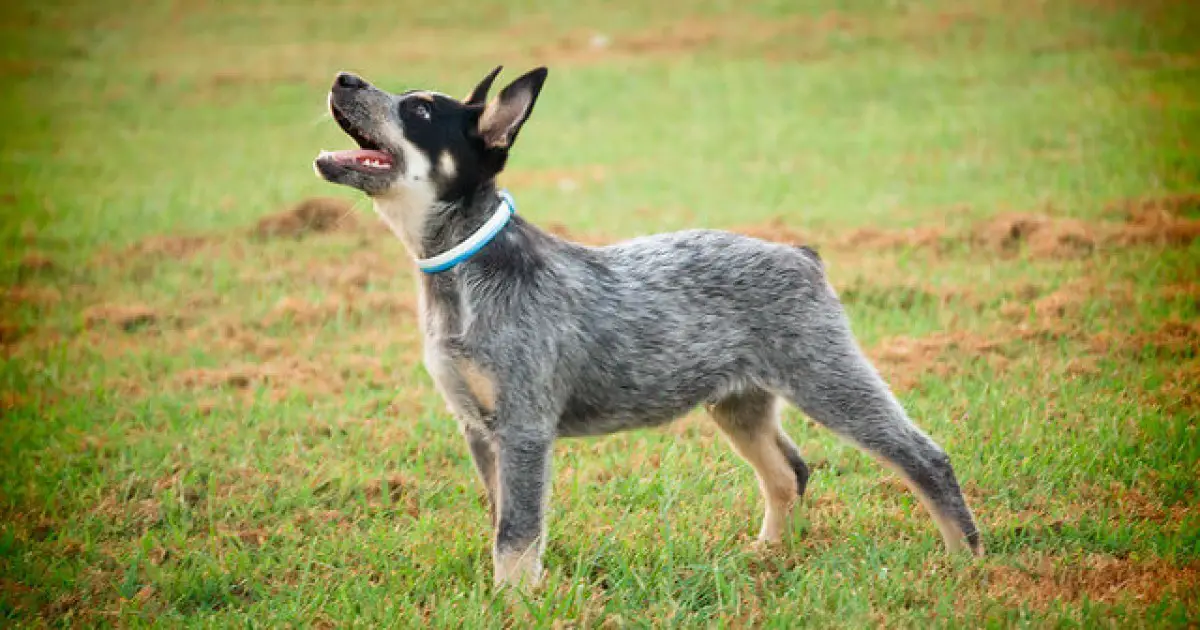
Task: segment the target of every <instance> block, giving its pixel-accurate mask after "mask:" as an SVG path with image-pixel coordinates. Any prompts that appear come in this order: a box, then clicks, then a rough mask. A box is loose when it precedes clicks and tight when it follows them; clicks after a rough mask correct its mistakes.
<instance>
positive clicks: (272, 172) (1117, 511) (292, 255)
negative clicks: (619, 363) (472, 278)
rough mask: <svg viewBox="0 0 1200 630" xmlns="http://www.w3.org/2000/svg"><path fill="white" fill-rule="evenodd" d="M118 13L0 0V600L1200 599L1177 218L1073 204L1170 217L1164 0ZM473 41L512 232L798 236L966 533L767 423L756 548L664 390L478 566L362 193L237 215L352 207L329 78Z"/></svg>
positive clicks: (593, 608) (752, 607) (887, 484)
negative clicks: (511, 591)
mask: <svg viewBox="0 0 1200 630" xmlns="http://www.w3.org/2000/svg"><path fill="white" fill-rule="evenodd" d="M143 4H145V6H144V7H139V8H138V9H136V10H134V9H130V8H128V7H126V6H125V5H119V4H115V3H105V2H100V3H81V2H56V3H53V4H50V5H33V4H30V3H8V4H5V6H4V8H3V9H0V41H2V42H3V44H0V79H2V81H0V86H2V87H0V91H2V92H0V96H2V98H0V114H2V115H3V119H4V121H5V129H4V134H3V152H2V154H0V184H2V190H3V194H2V196H0V242H2V243H3V249H2V253H0V283H2V285H0V286H3V287H4V292H3V294H2V297H3V300H2V301H0V309H2V311H0V341H2V342H3V346H2V353H3V354H2V357H3V358H2V359H0V361H2V363H0V413H2V414H3V415H2V418H0V429H2V432H3V435H4V437H5V439H4V440H3V441H2V442H0V620H2V621H3V623H5V624H6V625H7V624H15V625H18V626H38V625H67V626H93V625H119V626H141V625H156V624H163V625H171V626H174V625H186V626H230V625H235V626H277V625H289V624H290V625H295V626H310V625H327V626H338V627H341V626H350V625H360V626H367V627H373V626H413V625H418V624H429V625H433V626H455V627H460V626H467V627H476V626H512V627H525V626H528V625H536V626H551V625H553V624H556V623H565V624H566V625H570V626H580V627H585V626H586V627H590V626H601V625H607V627H622V626H709V625H713V626H729V625H735V626H741V625H762V626H768V627H794V626H797V625H808V626H818V627H821V626H824V627H830V626H832V627H861V626H869V625H875V626H879V625H882V626H887V627H909V626H911V627H928V626H930V625H934V626H965V627H978V626H989V627H1007V626H1020V625H1033V626H1067V627H1071V626H1109V625H1116V626H1122V627H1124V626H1154V627H1171V626H1188V625H1195V624H1197V623H1200V617H1197V613H1196V611H1197V610H1200V510H1197V509H1196V507H1195V506H1196V505H1197V501H1198V500H1200V482H1198V481H1197V479H1200V464H1198V462H1200V435H1198V434H1197V417H1198V416H1200V357H1198V354H1197V347H1198V346H1200V328H1198V327H1197V326H1196V325H1195V322H1196V321H1198V320H1200V289H1198V288H1197V287H1200V243H1198V242H1196V241H1195V240H1192V238H1191V237H1190V236H1185V237H1181V238H1175V239H1161V240H1154V239H1146V238H1141V239H1129V238H1121V237H1108V236H1106V234H1107V231H1114V230H1128V227H1127V226H1126V222H1127V221H1128V220H1129V218H1128V216H1127V214H1128V212H1127V208H1129V207H1131V205H1130V203H1129V200H1133V199H1141V200H1154V199H1173V200H1174V201H1173V202H1171V203H1169V204H1168V205H1169V208H1168V211H1167V214H1169V215H1171V216H1170V218H1169V219H1168V221H1170V222H1173V223H1174V224H1177V225H1183V226H1185V227H1186V225H1187V224H1186V222H1187V221H1195V220H1197V219H1200V202H1197V201H1196V197H1195V196H1194V195H1195V194H1196V193H1200V48H1198V47H1197V45H1196V43H1195V37H1194V34H1195V33H1196V32H1197V31H1200V11H1197V10H1196V9H1195V8H1194V7H1191V6H1189V3H1188V2H1185V1H1179V2H1170V1H1168V0H1156V1H1154V2H1149V3H1137V2H1133V1H1129V2H1122V1H1121V0H1108V1H1101V2H1091V1H1086V0H1078V1H1068V0H1051V1H1049V2H1037V1H1033V0H1009V1H1005V2H1001V1H999V0H981V1H980V2H973V3H965V4H964V3H956V2H950V1H949V0H945V1H942V0H930V1H928V2H923V3H912V4H903V3H900V4H898V3H888V2H874V1H867V0H840V1H837V0H831V1H830V2H824V3H820V2H815V1H813V0H807V1H805V2H801V3H791V2H777V1H776V2H763V3H759V4H755V5H751V4H748V3H731V2H724V1H719V0H711V1H706V2H703V3H694V4H692V3H689V4H687V5H686V6H685V4H684V3H670V2H666V3H626V4H627V5H628V6H626V7H623V8H622V9H621V10H617V9H615V8H613V7H612V6H611V5H610V3H604V2H596V1H585V2H557V1H554V0H523V1H522V2H517V3H494V4H490V5H487V6H480V3H477V2H465V1H462V0H454V1H452V2H446V3H440V4H439V3H407V2H389V3H363V2H351V3H335V4H336V6H332V5H329V3H298V2H291V3H285V2H278V3H268V2H254V3H247V4H244V5H243V6H241V7H239V8H236V9H235V8H231V7H226V8H221V7H219V6H218V4H219V3H189V2H166V1H156V2H149V3H143ZM597 34H601V35H603V36H604V38H606V41H607V42H608V44H607V45H606V46H604V47H603V48H600V49H594V48H591V47H590V44H589V42H591V41H592V40H593V38H594V36H595V35H597ZM496 63H503V64H505V65H506V67H507V68H508V72H507V73H506V75H505V76H507V77H510V78H511V77H512V76H515V73H517V72H520V71H521V70H523V69H524V68H525V67H528V66H532V65H534V64H539V63H545V64H548V65H549V66H550V67H551V77H550V80H549V82H548V84H547V87H546V90H545V91H544V92H543V94H542V98H541V101H540V102H539V104H538V107H537V112H536V113H535V115H534V117H533V118H532V119H531V122H530V123H529V124H528V125H527V126H526V128H525V131H524V132H523V133H522V137H521V140H520V142H519V144H518V146H517V148H516V151H515V153H514V156H513V159H512V161H511V164H510V169H509V170H510V173H508V174H507V176H506V181H508V182H509V185H510V188H511V189H512V190H513V192H514V193H515V195H516V196H517V199H518V203H519V205H520V209H521V212H522V214H524V215H525V216H527V217H529V218H531V219H532V220H534V221H535V222H538V223H542V224H545V225H551V224H559V225H561V226H564V227H565V228H566V229H567V230H568V231H569V232H571V233H574V234H579V235H584V236H587V237H589V238H594V239H601V240H616V239H619V238H624V237H629V236H634V235H638V234H644V233H649V232H656V231H666V230H672V229H679V228H684V227H695V226H708V227H724V228H738V229H747V230H751V231H754V232H756V233H764V232H765V233H768V234H770V233H773V232H780V234H779V236H781V237H783V236H785V235H784V234H782V228H780V227H778V225H780V224H781V225H783V226H786V229H787V230H790V231H791V232H796V231H798V232H802V233H803V234H805V235H806V237H807V239H808V240H809V241H810V242H812V243H813V244H815V245H817V246H818V247H819V248H820V249H821V251H822V255H823V257H824V258H825V259H826V261H827V265H828V268H829V271H830V275H831V279H832V281H833V283H834V285H835V286H836V287H837V288H838V290H839V291H841V292H842V295H843V298H844V301H845V302H846V305H847V307H848V310H849V312H850V315H851V318H852V319H853V321H854V325H855V330H856V331H857V333H858V334H859V336H860V338H861V340H862V343H863V345H864V347H866V348H867V349H868V352H869V354H871V355H872V356H873V357H875V358H876V359H877V361H878V363H879V365H880V369H881V370H882V371H883V373H884V374H885V376H886V377H887V378H888V379H889V380H890V381H891V382H893V383H894V384H895V386H896V389H897V392H898V393H899V395H900V397H901V398H902V400H903V402H904V403H905V405H906V406H907V408H908V409H909V410H910V412H911V413H912V415H913V417H914V418H915V419H916V420H917V421H918V423H919V424H920V425H921V426H922V427H924V428H925V429H926V430H927V431H928V432H929V433H931V434H932V435H933V436H934V437H935V438H936V439H937V440H938V441H939V442H940V443H941V444H942V445H943V446H944V447H945V448H946V449H947V451H949V453H950V454H951V456H952V458H953V461H954V462H955V466H956V469H957V471H958V472H959V475H960V478H961V480H962V481H963V484H964V487H965V488H966V491H967V494H968V499H969V502H970V503H971V505H972V507H973V509H974V510H975V512H976V515H977V517H978V519H979V521H980V524H981V527H982V529H983V533H984V537H985V542H986V544H987V546H988V550H989V555H988V556H987V557H986V558H984V559H982V560H974V561H973V560H969V559H965V558H955V557H948V556H946V555H945V554H944V553H943V551H942V549H941V543H940V541H939V539H938V536H937V532H936V529H935V528H934V527H933V525H932V523H931V521H930V519H929V518H928V517H927V516H926V515H925V513H924V512H923V511H922V510H921V507H920V504H919V503H917V502H916V501H915V500H914V498H913V497H912V495H911V494H910V493H908V492H907V491H906V490H904V489H903V487H902V486H901V485H900V484H899V482H898V481H897V480H896V479H895V478H894V477H892V476H891V475H889V474H888V473H886V472H883V471H882V470H881V469H880V468H879V467H878V466H877V465H876V464H875V463H874V462H873V461H871V460H870V459H869V458H867V457H865V456H864V455H862V454H860V453H859V452H858V451H856V450H854V449H853V448H851V447H849V446H847V445H845V444H844V443H842V442H839V441H838V440H837V439H835V438H834V437H833V436H831V435H830V434H829V433H828V432H827V431H824V430H823V429H821V428H819V427H817V426H815V425H813V424H812V423H810V422H808V421H807V419H805V418H804V417H803V416H802V415H800V414H799V413H798V412H796V411H795V410H789V411H788V413H787V416H786V420H785V424H786V428H787V429H788V431H789V433H790V434H791V435H792V436H793V437H794V438H795V439H796V441H797V443H798V444H800V446H801V450H802V452H803V453H804V455H805V457H806V459H807V460H808V461H809V462H810V464H811V465H812V466H813V468H814V475H813V479H812V481H811V484H810V490H809V494H808V496H807V497H806V499H805V502H804V504H803V505H802V506H801V507H800V508H799V509H798V510H797V515H796V520H795V525H794V527H793V532H792V534H793V537H792V538H793V540H792V542H791V543H790V544H789V545H787V546H786V547H784V548H782V549H777V550H771V551H757V550H755V549H752V548H751V546H750V544H749V543H750V542H751V539H752V536H753V534H754V532H755V531H757V525H758V521H759V518H760V515H761V514H760V510H761V500H760V498H759V497H758V495H757V490H756V488H755V484H754V480H753V476H752V474H751V472H750V470H749V468H748V467H747V466H746V465H744V464H743V463H741V462H740V461H739V460H738V459H737V458H736V456H735V455H734V454H733V453H732V452H731V450H730V449H729V448H728V447H727V446H726V445H725V444H724V443H723V442H722V440H721V439H720V437H719V436H718V435H717V434H716V433H715V428H714V426H713V425H712V423H711V422H709V421H708V420H707V419H706V418H705V417H704V416H703V414H701V413H696V414H693V415H691V416H689V417H688V418H686V419H684V420H682V421H680V422H679V423H677V424H675V425H673V426H671V427H668V428H664V429H661V430H654V431H642V432H636V433H628V434H622V435H617V436H611V437H606V438H602V439H588V440H575V441H567V442H562V443H560V445H559V446H558V448H557V452H556V473H555V485H554V490H553V503H552V509H551V514H550V536H551V539H550V543H549V548H548V551H547V560H546V563H547V566H548V568H549V582H548V584H547V586H546V588H545V589H544V591H543V592H542V593H540V594H537V595H534V596H532V597H530V598H527V599H521V598H509V597H505V596H503V595H498V594H497V593H495V592H494V591H493V590H492V588H491V586H490V583H491V568H490V551H489V544H490V543H489V540H490V534H489V532H488V527H487V515H486V509H485V507H484V505H483V501H482V497H481V488H480V487H479V485H478V483H477V482H476V480H475V477H474V474H473V470H472V466H471V463H470V460H469V457H468V455H467V450H466V448H465V445H464V444H462V443H461V439H460V437H459V435H458V432H457V429H456V426H455V423H454V420H453V419H452V418H451V417H449V415H448V414H447V412H446V411H445V407H444V405H443V403H442V402H441V400H440V398H439V397H438V395H437V394H436V392H435V391H434V388H433V385H432V383H431V382H430V380H429V377H428V375H427V374H426V373H425V372H424V370H423V368H422V367H421V365H420V356H421V352H420V337H419V333H418V332H417V330H416V322H415V320H414V317H413V313H412V309H413V302H414V289H413V277H412V271H413V270H412V268H411V266H410V264H409V263H408V262H407V259H406V254H405V253H404V251H403V248H402V246H401V245H400V243H399V242H397V241H395V240H394V239H392V238H390V237H389V236H388V235H386V234H384V233H382V231H381V230H380V229H379V227H378V226H377V225H376V224H375V222H374V219H373V217H372V216H370V214H369V212H367V211H366V209H367V207H366V204H365V203H363V202H361V201H359V202H357V203H356V208H357V211H356V212H354V213H352V214H351V215H348V216H347V217H346V218H345V219H344V220H343V222H342V223H343V225H342V229H338V230H335V231H332V232H327V233H313V234H307V235H304V236H302V237H300V238H260V237H256V236H254V235H253V234H252V231H253V228H254V225H255V223H256V222H257V221H258V220H260V219H261V218H262V217H264V216H266V215H271V214H274V213H277V212H280V211H283V210H286V209H287V208H288V207H290V206H291V205H292V204H295V203H296V202H298V201H300V200H302V199H305V198H307V197H313V196H335V197H340V198H343V199H348V200H355V199H356V198H355V196H354V195H352V194H350V193H349V192H348V191H345V190H341V189H334V188H332V187H331V186H329V185H328V184H325V183H322V182H320V181H318V180H317V179H316V178H315V177H314V176H313V175H312V172H311V168H310V161H311V159H312V157H313V156H314V155H315V154H316V152H317V151H318V150H319V149H321V148H340V147H344V146H346V143H347V140H346V139H345V138H344V137H343V136H342V134H341V133H340V132H339V131H338V130H337V129H336V126H335V125H334V124H333V123H332V122H330V121H329V120H328V119H327V118H326V117H325V116H323V111H324V94H325V91H326V89H327V87H328V84H329V81H330V79H331V77H332V76H333V73H334V72H335V71H337V70H339V69H343V68H345V69H354V70H357V71H359V72H361V73H362V74H363V75H364V76H366V77H367V78H369V79H370V80H372V81H373V82H375V83H377V84H380V85H382V86H384V87H386V88H389V89H392V90H400V89H409V88H416V87H422V88H432V89H438V90H441V91H446V92H449V93H452V94H465V92H466V91H467V90H468V88H469V87H470V86H472V85H473V84H474V81H475V80H477V79H478V78H479V77H480V76H482V75H483V74H484V73H485V72H486V71H487V70H488V69H490V68H491V67H492V66H493V65H495V64H496ZM1187 195H1193V196H1192V197H1188V196H1187ZM1014 213H1021V214H1032V215H1039V216H1044V217H1049V220H1050V221H1051V223H1050V228H1048V229H1049V230H1050V231H1051V232H1052V233H1053V232H1054V231H1055V230H1060V231H1064V233H1067V232H1070V230H1072V229H1074V230H1077V231H1082V234H1083V236H1077V237H1072V238H1067V239H1065V240H1061V241H1053V240H1052V242H1051V246H1049V247H1048V248H1047V247H1046V246H1045V245H1044V243H1041V244H1039V241H1038V240H1037V238H1038V236H1037V235H1036V234H1034V235H1028V234H1026V235H1023V236H1022V238H1018V239H1015V240H1016V241H1019V242H1016V243H1013V242H1010V241H1013V240H1014V239H1012V238H1011V234H1009V237H1008V238H1006V237H1005V231H1004V230H1003V229H1000V230H999V231H998V232H997V231H996V230H995V229H990V228H995V227H996V225H997V224H998V225H1000V226H1001V227H1005V226H1008V225H1009V222H1011V217H1012V216H1013V214H1014ZM776 220H778V222H779V224H776V223H773V221H776ZM993 221H995V222H998V223H992V222H993ZM1072 221H1077V222H1078V223H1072ZM773 226H774V227H773ZM1072 226H1075V227H1074V228H1073V227H1072ZM1193 227H1194V226H1193ZM1071 233H1074V232H1071ZM1121 233H1122V234H1125V232H1121ZM921 234H926V235H930V234H931V235H933V236H932V238H930V239H925V240H920V239H916V238H915V236H914V235H921ZM1044 234H1045V232H1043V235H1044ZM873 235H874V237H876V238H871V237H872V236H873ZM880 235H882V237H883V238H878V237H879V236H880ZM1079 238H1082V239H1083V240H1084V241H1086V243H1090V244H1091V247H1090V249H1089V248H1087V247H1084V248H1083V249H1080V248H1079V247H1077V246H1076V245H1077V243H1076V241H1077V240H1078V239H1079ZM185 239H192V240H191V241H186V240H185ZM889 239H890V240H891V241H896V240H899V241H901V242H902V243H908V244H907V245H904V244H901V245H899V246H895V245H892V244H889V243H890V241H889ZM1073 239H1074V240H1073ZM1073 243H1076V245H1073ZM116 307H122V308H125V309H127V310H128V309H131V308H134V307H136V308H137V309H140V310H141V312H143V313H148V314H149V315H148V316H144V317H141V318H140V319H139V318H134V317H131V316H130V315H129V313H131V312H132V311H129V312H127V313H126V314H125V315H124V316H122V315H121V314H120V313H116V311H114V309H115V308H116ZM106 313H107V315H106ZM122 317H124V319H122ZM122 322H124V323H122Z"/></svg>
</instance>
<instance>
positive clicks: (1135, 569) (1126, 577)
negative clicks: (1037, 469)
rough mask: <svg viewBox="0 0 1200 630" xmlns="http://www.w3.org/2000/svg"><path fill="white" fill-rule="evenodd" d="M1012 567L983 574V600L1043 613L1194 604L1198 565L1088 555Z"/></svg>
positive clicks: (1043, 557) (1026, 560) (1041, 557)
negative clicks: (1072, 607) (1080, 606)
mask: <svg viewBox="0 0 1200 630" xmlns="http://www.w3.org/2000/svg"><path fill="white" fill-rule="evenodd" d="M1017 562H1018V566H1015V567H1011V566H998V567H993V568H992V569H991V570H990V571H989V576H988V587H987V591H988V595H989V596H990V597H993V598H996V599H1001V600H1005V601H1007V602H1009V603H1010V604H1011V605H1013V606H1018V605H1027V606H1032V607H1034V608H1036V609H1045V608H1047V607H1048V606H1049V605H1050V604H1051V603H1053V602H1056V601H1058V602H1064V603H1071V604H1074V603H1078V602H1081V601H1083V600H1085V599H1086V600H1089V601H1093V602H1103V603H1108V604H1112V603H1117V602H1120V601H1132V602H1136V603H1139V604H1143V605H1145V604H1150V603H1154V602H1158V601H1161V600H1162V599H1163V598H1165V597H1182V598H1183V599H1184V601H1188V602H1195V601H1197V599H1198V594H1200V590H1197V586H1198V585H1200V565H1197V564H1189V565H1183V566H1175V565H1171V564H1168V563H1167V562H1166V561H1164V560H1162V559H1145V560H1135V559H1132V558H1114V557H1112V556H1105V555H1088V556H1085V557H1084V558H1082V559H1081V560H1076V559H1074V558H1063V557H1056V556H1052V555H1048V554H1038V555H1030V556H1026V557H1023V558H1021V559H1019V560H1018V561H1017Z"/></svg>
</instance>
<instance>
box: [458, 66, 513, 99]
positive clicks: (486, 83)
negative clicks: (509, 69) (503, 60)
mask: <svg viewBox="0 0 1200 630" xmlns="http://www.w3.org/2000/svg"><path fill="white" fill-rule="evenodd" d="M503 67H504V66H496V68H495V69H494V70H492V71H491V72H489V73H488V75H487V76H486V77H483V80H482V81H480V82H479V85H476V86H475V89H474V90H471V94H470V95H469V96H467V99H466V100H465V101H463V103H464V104H466V105H483V103H484V101H486V100H487V95H488V90H490V89H492V81H495V80H496V75H498V74H500V70H501V68H503Z"/></svg>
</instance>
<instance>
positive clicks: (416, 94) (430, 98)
mask: <svg viewBox="0 0 1200 630" xmlns="http://www.w3.org/2000/svg"><path fill="white" fill-rule="evenodd" d="M409 96H412V97H413V98H419V99H421V100H422V101H428V102H430V103H432V102H433V94H431V93H429V92H413V93H412V94H410V95H409Z"/></svg>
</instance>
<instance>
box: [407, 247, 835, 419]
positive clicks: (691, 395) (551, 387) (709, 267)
mask: <svg viewBox="0 0 1200 630" xmlns="http://www.w3.org/2000/svg"><path fill="white" fill-rule="evenodd" d="M514 227H515V228H516V229H514V230H513V231H512V233H510V234H506V235H505V238H504V239H498V240H502V241H504V242H501V243H497V244H495V245H497V247H495V248H493V247H492V246H489V248H486V249H485V250H484V251H483V252H480V254H479V260H478V261H477V263H476V264H473V265H464V266H463V268H461V269H459V270H455V271H454V272H452V273H451V274H444V275H443V274H439V275H436V276H427V277H425V278H423V279H422V281H421V283H420V284H421V303H422V309H421V310H422V323H423V328H424V334H425V344H426V355H425V358H426V366H427V368H428V370H429V372H430V374H431V375H432V377H433V379H434V380H435V382H436V383H437V385H438V388H439V390H440V391H441V392H442V393H443V395H444V396H445V398H446V400H447V403H448V405H449V406H450V408H451V410H452V411H453V412H454V414H455V415H456V416H457V417H458V418H459V419H460V420H461V421H463V422H466V423H470V424H473V425H476V426H477V427H479V428H482V429H485V430H487V431H489V432H492V431H496V430H503V427H497V426H495V424H494V417H495V416H494V414H493V412H494V411H495V409H496V405H498V404H505V397H506V396H520V397H522V398H523V400H522V401H521V403H522V405H523V406H524V407H526V408H529V409H531V410H532V411H531V415H533V416H535V417H531V418H519V419H514V420H512V421H513V422H522V423H529V425H530V426H531V427H535V428H538V429H539V430H542V431H546V432H552V433H553V434H554V435H556V436H563V437H567V436H580V435H596V434H605V433H611V432H614V431H620V430H625V429H631V428H637V427H644V426H651V425H656V424H661V423H664V422H669V421H670V420H673V419H675V418H677V417H679V416H681V415H683V414H684V413H687V412H688V411H689V410H690V409H692V408H694V407H695V406H697V405H699V404H702V403H706V402H715V401H716V400H719V399H721V398H723V397H725V396H727V395H729V394H732V393H736V392H738V391H741V390H743V389H746V388H751V387H756V388H764V387H765V388H768V389H769V388H771V387H772V384H773V383H774V382H776V381H778V380H779V379H781V378H782V377H783V375H782V374H780V373H779V370H780V369H781V366H783V365H786V364H787V362H788V361H787V360H786V357H785V356H783V355H784V354H785V353H788V352H790V353H793V354H794V353H795V351H796V344H797V343H800V340H799V339H798V338H789V336H791V337H797V336H796V335H795V334H794V330H795V329H796V328H797V327H798V326H797V324H796V320H797V319H803V318H806V317H811V318H816V319H819V318H821V317H828V316H829V314H830V313H837V309H830V308H828V302H829V301H830V300H833V301H836V299H837V298H836V297H835V296H834V294H833V290H832V289H831V288H830V287H829V285H828V283H827V282H826V280H825V276H824V272H823V269H822V267H821V263H820V260H819V259H818V258H817V257H816V255H815V254H814V253H812V251H811V250H807V249H805V248H795V247H790V246H786V245H780V244H774V243H766V242H763V241H759V240H757V239H752V238H749V237H745V236H740V235H736V234H731V233H727V232H720V231H711V230H689V231H685V232H676V233H670V234H660V235H656V236H650V237H643V238H638V239H634V240H631V241H626V242H623V243H619V244H616V245H611V246H608V247H602V248H588V247H582V246H578V245H575V244H571V243H566V242H563V241H560V240H558V239H555V238H553V237H550V236H548V235H545V234H543V233H541V232H539V231H537V230H536V229H534V228H532V226H529V225H528V224H525V223H521V224H519V225H517V226H514ZM513 247H518V248H520V249H519V250H513V251H509V248H513ZM514 255H515V256H519V257H520V259H519V260H517V261H516V264H514V261H513V260H512V258H511V257H512V256H514ZM473 262H475V261H473ZM501 266H502V267H501ZM502 274H503V275H502ZM822 304H824V305H825V308H820V306H821V305H822ZM781 318H782V319H781ZM780 321H787V322H790V323H791V325H790V326H786V327H781V326H780V325H779V322H780ZM799 327H800V328H802V325H800V326H799ZM816 351H818V349H814V352H816ZM777 353H778V354H780V360H778V361H775V360H774V356H775V354H777ZM526 428H529V427H526Z"/></svg>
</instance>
